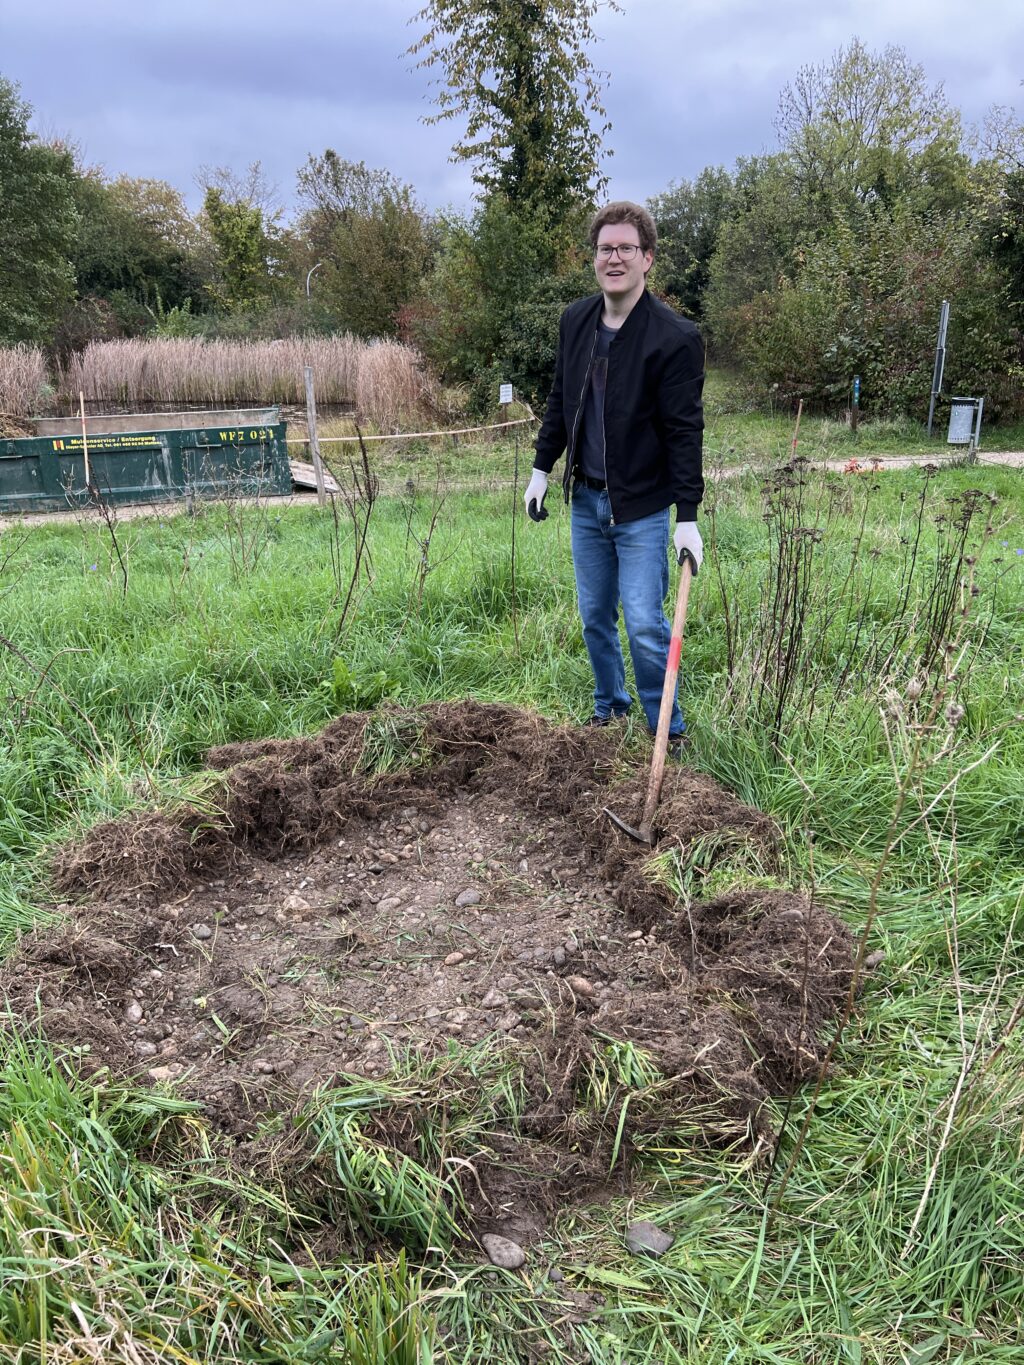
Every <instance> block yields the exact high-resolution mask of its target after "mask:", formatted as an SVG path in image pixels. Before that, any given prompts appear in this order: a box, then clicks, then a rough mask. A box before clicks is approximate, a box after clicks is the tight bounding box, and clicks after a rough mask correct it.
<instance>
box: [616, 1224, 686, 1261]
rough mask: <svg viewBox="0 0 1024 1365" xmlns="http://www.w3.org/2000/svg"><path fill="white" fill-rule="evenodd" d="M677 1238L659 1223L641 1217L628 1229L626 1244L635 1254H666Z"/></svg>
mask: <svg viewBox="0 0 1024 1365" xmlns="http://www.w3.org/2000/svg"><path fill="white" fill-rule="evenodd" d="M675 1240H676V1239H675V1238H674V1237H673V1236H672V1234H671V1233H670V1232H664V1231H663V1230H662V1229H661V1228H659V1227H658V1225H657V1223H652V1222H650V1221H649V1220H648V1219H646V1218H641V1219H640V1221H639V1222H637V1223H630V1225H629V1227H628V1228H627V1229H626V1246H628V1247H629V1249H630V1251H631V1252H632V1253H633V1255H634V1256H664V1254H665V1252H666V1251H668V1249H669V1247H670V1246H671V1245H672V1243H673V1242H674V1241H675Z"/></svg>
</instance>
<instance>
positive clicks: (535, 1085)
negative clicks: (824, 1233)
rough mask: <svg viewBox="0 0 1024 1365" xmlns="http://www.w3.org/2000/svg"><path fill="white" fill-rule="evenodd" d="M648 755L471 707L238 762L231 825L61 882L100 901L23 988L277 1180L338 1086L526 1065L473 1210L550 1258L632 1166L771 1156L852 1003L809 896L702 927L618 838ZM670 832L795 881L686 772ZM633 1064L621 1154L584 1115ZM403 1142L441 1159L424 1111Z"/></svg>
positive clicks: (338, 730) (604, 736)
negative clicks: (518, 1101) (279, 1129)
mask: <svg viewBox="0 0 1024 1365" xmlns="http://www.w3.org/2000/svg"><path fill="white" fill-rule="evenodd" d="M619 744H620V740H619V739H618V738H617V736H616V733H615V732H614V731H613V730H597V731H594V730H578V729H573V730H569V729H565V728H560V727H555V726H552V725H550V724H548V723H546V722H545V721H543V720H541V719H540V718H538V717H536V716H533V715H530V714H527V713H524V712H522V711H518V710H515V709H513V708H510V707H502V706H484V705H480V704H477V703H472V702H466V703H459V704H446V705H436V706H427V707H423V708H419V709H416V710H398V709H393V710H389V711H385V712H378V713H372V714H369V715H348V716H345V717H343V718H342V719H340V720H339V721H336V722H335V723H334V724H332V725H330V726H328V727H327V729H326V730H325V731H324V732H323V733H322V734H321V735H320V736H318V737H316V738H314V739H302V740H289V741H283V740H282V741H267V742H263V743H257V744H244V745H231V746H227V747H225V748H221V749H218V750H215V751H213V752H212V753H211V754H210V755H209V761H210V765H211V767H213V768H215V769H218V770H220V774H219V776H218V778H217V779H216V781H217V783H218V788H217V790H218V793H219V796H218V800H219V805H220V808H221V810H222V812H223V813H222V814H221V815H219V816H211V815H210V814H209V812H208V811H207V813H205V814H201V813H200V812H199V811H197V810H195V809H191V808H183V809H180V810H178V811H176V812H170V813H157V812H148V813H145V814H143V815H140V816H134V817H131V818H126V819H122V820H117V821H113V822H109V823H107V824H104V825H100V826H97V827H96V828H95V829H93V830H92V831H91V832H90V833H89V835H88V836H87V837H86V838H85V840H84V841H83V842H82V843H81V844H80V845H78V846H76V847H73V848H69V849H66V850H64V852H63V853H62V855H61V856H60V858H59V859H58V860H57V864H56V869H55V875H56V878H57V881H58V884H59V885H60V886H61V887H62V888H63V889H64V891H65V892H66V893H69V894H74V895H75V896H78V897H85V898H86V899H84V900H82V901H76V902H75V903H73V904H67V905H66V907H65V908H66V910H67V914H68V919H67V923H66V926H65V927H64V928H63V929H61V930H58V931H54V930H53V928H49V927H48V928H45V929H40V930H39V931H37V932H36V933H34V934H31V935H28V936H27V937H26V938H25V939H24V940H23V941H22V943H21V944H20V946H19V949H18V951H17V952H16V954H15V955H14V956H13V957H12V958H11V959H9V960H8V961H7V962H6V963H5V964H3V966H2V968H0V988H2V989H3V991H4V993H5V994H6V996H7V998H8V1001H9V1002H10V1004H11V1006H12V1007H13V1009H14V1010H15V1011H16V1012H17V1013H19V1014H21V1015H22V1017H24V1018H25V1019H26V1020H29V1021H34V1020H37V1019H38V1018H40V1017H41V1019H42V1025H43V1028H44V1029H45V1031H46V1033H47V1034H48V1035H49V1037H50V1038H51V1039H52V1040H53V1041H54V1042H55V1043H58V1044H60V1045H64V1046H67V1045H71V1046H74V1047H76V1048H77V1049H78V1052H77V1055H78V1057H79V1059H80V1064H81V1065H83V1066H86V1067H90V1066H91V1067H96V1066H105V1067H109V1068H111V1069H112V1070H113V1071H115V1072H117V1073H122V1074H125V1073H127V1074H139V1075H141V1076H143V1077H148V1078H149V1079H150V1080H151V1081H153V1082H161V1081H167V1080H175V1081H177V1082H178V1084H179V1086H180V1088H181V1090H182V1091H183V1092H184V1093H185V1094H187V1095H189V1096H192V1097H194V1098H196V1099H198V1100H200V1101H201V1102H202V1104H203V1105H204V1107H205V1109H206V1111H207V1113H208V1114H209V1116H210V1118H211V1120H212V1121H213V1122H214V1123H215V1124H217V1125H219V1126H220V1127H221V1128H222V1129H223V1130H225V1131H226V1132H227V1133H229V1134H231V1135H233V1136H234V1137H235V1138H236V1140H237V1142H238V1144H239V1146H238V1150H239V1152H240V1153H241V1154H242V1159H243V1160H244V1161H245V1162H247V1163H249V1165H250V1167H253V1168H256V1167H258V1165H259V1162H260V1160H261V1155H260V1154H261V1152H262V1151H263V1149H262V1147H261V1144H260V1142H259V1141H258V1140H254V1139H253V1135H254V1133H255V1132H256V1130H257V1128H258V1124H259V1120H260V1118H261V1117H262V1116H265V1115H267V1114H268V1113H272V1112H274V1111H275V1110H283V1109H287V1110H295V1109H296V1107H297V1106H298V1107H301V1105H302V1104H303V1103H305V1102H306V1100H308V1098H309V1097H310V1096H311V1095H312V1094H314V1093H319V1092H318V1088H320V1089H321V1090H322V1088H323V1087H330V1086H334V1085H338V1084H344V1083H346V1078H351V1077H353V1076H356V1077H366V1078H371V1079H372V1078H380V1077H386V1076H388V1075H390V1074H392V1073H393V1071H394V1068H395V1064H396V1062H395V1059H396V1057H398V1056H400V1055H407V1054H408V1053H409V1052H412V1053H414V1054H418V1055H419V1056H421V1057H422V1058H423V1060H424V1062H425V1063H427V1062H429V1061H430V1059H436V1058H438V1057H439V1056H443V1055H444V1054H445V1053H446V1051H450V1050H451V1047H452V1045H453V1044H454V1045H456V1046H457V1047H458V1048H460V1049H461V1048H472V1047H473V1046H474V1045H479V1046H481V1047H488V1046H489V1047H490V1048H491V1049H495V1050H497V1049H500V1050H501V1052H502V1055H503V1056H504V1055H507V1056H508V1057H509V1058H513V1057H514V1058H517V1059H518V1062H517V1064H518V1065H519V1067H520V1069H521V1071H522V1074H523V1075H524V1076H525V1078H526V1081H525V1084H526V1085H527V1088H528V1092H529V1093H528V1096H527V1099H526V1102H525V1104H524V1107H523V1111H522V1112H521V1113H520V1114H517V1115H516V1116H515V1121H514V1122H512V1121H511V1118H510V1120H509V1122H508V1123H504V1124H502V1123H499V1124H497V1125H496V1126H495V1127H494V1128H493V1130H492V1131H491V1132H490V1133H489V1136H488V1139H487V1142H486V1144H485V1150H483V1151H475V1152H474V1154H473V1155H474V1157H475V1160H474V1163H473V1169H472V1174H471V1176H469V1175H467V1176H466V1177H465V1186H464V1192H465V1195H466V1205H467V1207H468V1208H469V1209H470V1211H471V1217H472V1220H473V1223H474V1226H475V1228H476V1230H477V1231H478V1232H480V1231H488V1230H492V1229H493V1230H502V1231H505V1232H506V1233H508V1232H510V1231H511V1232H512V1234H514V1235H519V1236H527V1235H529V1234H530V1233H531V1232H535V1231H536V1230H537V1229H538V1228H539V1227H540V1226H542V1224H543V1221H544V1218H545V1217H546V1214H547V1211H548V1210H549V1209H550V1208H552V1207H553V1206H555V1205H556V1204H557V1203H559V1202H563V1201H564V1200H565V1199H566V1198H579V1197H582V1196H583V1195H587V1194H593V1192H594V1190H595V1189H596V1188H598V1187H599V1186H600V1184H601V1183H602V1181H605V1180H606V1179H607V1173H608V1171H609V1169H610V1168H611V1165H615V1160H614V1159H613V1160H612V1161H611V1163H610V1162H609V1153H610V1152H612V1153H613V1155H614V1153H621V1159H620V1160H619V1162H618V1169H620V1170H622V1171H625V1170H627V1169H628V1158H629V1156H630V1154H631V1153H632V1152H633V1151H643V1150H644V1149H645V1148H646V1147H647V1146H649V1145H651V1144H652V1142H654V1143H655V1145H656V1143H657V1141H658V1140H659V1135H660V1137H661V1138H663V1137H664V1134H665V1133H666V1132H668V1131H671V1132H673V1133H676V1134H680V1133H686V1134H687V1135H688V1136H689V1138H691V1139H692V1140H698V1139H702V1140H708V1141H717V1142H722V1141H725V1142H732V1141H737V1140H756V1138H757V1137H758V1136H759V1135H765V1136H767V1135H768V1134H767V1125H766V1121H765V1110H764V1106H765V1100H766V1098H767V1097H768V1095H769V1094H773V1093H774V1094H782V1093H786V1092H788V1091H790V1090H792V1088H793V1087H794V1086H796V1085H797V1084H799V1083H800V1082H801V1081H803V1080H804V1079H806V1078H807V1077H808V1076H811V1075H813V1074H814V1073H815V1070H816V1068H817V1066H818V1065H819V1062H820V1058H821V1054H822V1044H821V1034H822V1032H823V1031H824V1030H825V1028H826V1027H827V1025H828V1024H829V1022H830V1021H831V1020H832V1019H833V1018H834V1017H835V1015H836V1013H837V1011H838V1009H839V1008H840V1005H841V1002H842V1001H843V999H844V998H845V995H846V993H847V991H848V989H849V984H850V977H851V969H852V951H851V940H850V936H849V934H848V932H847V931H846V929H845V928H844V927H843V926H842V925H841V924H840V923H839V922H838V921H837V920H835V919H834V918H833V917H831V916H830V915H828V914H826V913H825V912H823V911H822V910H821V909H820V908H817V907H812V906H810V905H809V904H808V903H807V902H806V901H805V900H803V899H802V898H801V897H799V896H796V895H792V894H789V893H785V892H776V891H764V890H758V891H749V892H736V893H731V894H729V895H725V896H720V897H718V898H717V899H712V900H709V901H707V902H704V903H702V902H700V901H697V900H691V901H689V902H688V903H687V904H684V905H678V904H676V903H675V900H674V897H673V896H672V895H671V894H670V893H669V892H668V891H667V890H666V889H665V887H664V886H662V885H659V884H658V883H657V882H656V881H652V879H651V877H650V870H649V868H648V867H647V863H648V861H649V850H646V849H645V848H643V847H642V846H639V845H637V844H635V843H633V842H632V841H630V840H628V839H626V838H625V837H624V836H622V835H621V834H619V833H617V832H615V831H614V830H613V829H612V828H611V826H610V824H609V823H608V821H607V819H606V818H605V817H604V816H603V815H602V814H601V811H602V807H603V806H605V805H610V806H611V807H612V808H613V809H615V810H617V811H621V812H623V813H624V814H625V815H627V816H628V815H630V814H631V813H633V812H635V811H638V810H639V809H640V806H641V805H642V798H643V790H644V786H645V781H646V773H644V772H636V771H632V772H631V771H630V769H629V765H628V764H627V763H626V762H625V759H624V756H623V754H622V753H621V751H620V749H619ZM389 756H390V760H389ZM387 761H394V762H395V763H398V762H399V761H400V762H401V764H402V766H400V767H395V769H394V770H393V771H387V772H385V773H384V774H383V775H376V776H368V771H370V770H372V769H373V768H374V767H379V766H381V764H382V763H385V762H387ZM623 772H625V774H626V775H625V776H624V777H622V776H620V774H621V773H623ZM660 824H661V825H662V827H663V829H664V831H665V833H664V835H663V837H662V840H661V842H660V844H659V848H658V852H659V855H661V854H663V853H664V852H665V851H666V850H671V849H672V848H673V847H675V848H676V849H677V850H678V852H679V854H680V856H681V857H683V858H686V857H687V856H688V855H690V854H692V852H693V851H694V849H698V850H699V854H700V860H701V865H702V868H703V870H704V871H705V872H707V871H708V870H710V867H711V866H713V865H714V864H715V862H716V860H720V859H722V858H733V859H734V860H735V859H737V858H742V857H743V856H746V855H747V854H750V855H756V862H757V865H758V866H759V867H761V868H763V867H766V866H770V865H771V864H772V861H773V859H774V857H775V852H776V845H777V832H776V831H775V829H774V827H773V826H772V824H771V822H770V821H769V820H768V819H767V818H766V817H765V816H764V815H763V814H761V813H760V812H758V811H755V810H752V809H750V808H749V807H747V806H744V805H743V804H742V803H741V802H739V801H737V800H736V798H735V797H734V796H732V795H731V794H730V793H729V792H727V791H726V790H724V789H723V788H721V787H720V786H718V785H717V784H715V783H714V782H712V781H710V780H709V779H707V778H704V777H702V776H700V775H699V774H697V773H694V772H691V771H687V770H685V769H674V770H671V771H670V772H669V773H668V774H667V777H666V782H665V790H664V796H663V802H662V807H661V810H660ZM628 1045H632V1049H633V1052H632V1053H631V1055H632V1056H636V1057H640V1058H642V1059H646V1060H647V1062H648V1063H649V1065H650V1066H651V1068H652V1074H653V1075H655V1076H656V1077H657V1081H656V1083H655V1084H652V1085H650V1086H648V1087H647V1088H646V1090H645V1094H644V1096H643V1098H642V1100H641V1099H638V1100H637V1102H636V1103H635V1104H632V1105H631V1106H630V1107H629V1113H628V1121H626V1122H623V1123H620V1124H619V1125H618V1126H617V1127H616V1124H615V1123H612V1124H611V1125H609V1124H608V1123H607V1122H604V1121H602V1120H601V1119H600V1117H598V1116H595V1113H594V1112H593V1109H592V1107H591V1108H590V1109H588V1108H587V1106H586V1105H585V1104H584V1103H583V1102H582V1101H581V1096H582V1094H583V1092H584V1091H585V1090H588V1087H589V1090H588V1093H590V1092H591V1091H593V1089H594V1085H595V1081H594V1076H595V1067H598V1066H600V1065H604V1064H605V1062H602V1058H603V1059H605V1061H606V1060H607V1056H608V1055H609V1053H608V1049H609V1047H613V1048H614V1047H618V1048H619V1049H622V1048H625V1047H627V1046H628ZM460 1055H461V1054H460ZM439 1084H441V1083H440V1082H439ZM460 1084H462V1085H465V1084H466V1080H465V1077H464V1076H463V1077H462V1078H461V1081H460ZM609 1084H610V1085H612V1088H613V1089H614V1086H615V1085H621V1084H625V1082H624V1081H623V1080H622V1078H621V1076H620V1077H619V1080H618V1081H616V1080H614V1078H613V1080H612V1081H610V1082H609ZM442 1099H443V1096H442ZM620 1107H621V1106H620ZM617 1117H618V1110H616V1112H615V1118H617ZM373 1125H374V1131H375V1132H377V1134H378V1136H379V1138H380V1140H382V1141H386V1142H388V1143H390V1144H392V1145H395V1146H396V1147H398V1148H399V1149H401V1150H409V1151H411V1150H412V1148H413V1147H414V1146H415V1141H414V1132H415V1123H414V1122H413V1121H412V1120H411V1119H410V1117H409V1110H408V1109H407V1108H402V1107H401V1106H393V1107H392V1108H391V1109H390V1110H389V1109H388V1107H387V1105H382V1106H380V1107H379V1108H378V1110H377V1111H376V1113H375V1117H374V1119H373ZM410 1125H411V1126H410ZM287 1145H288V1146H289V1148H290V1161H291V1165H292V1167H293V1169H294V1174H295V1180H296V1182H298V1183H301V1181H302V1180H303V1179H306V1180H307V1181H308V1180H313V1181H314V1182H315V1180H317V1179H320V1178H321V1177H322V1176H323V1172H322V1170H321V1169H320V1167H321V1166H322V1164H323V1163H322V1161H321V1162H320V1163H319V1165H318V1162H317V1161H316V1160H315V1159H314V1157H313V1155H312V1153H311V1149H310V1147H309V1144H308V1143H307V1142H306V1141H305V1139H304V1137H303V1134H302V1130H301V1128H296V1129H294V1130H293V1132H292V1133H291V1135H290V1136H289V1138H288V1140H287ZM274 1161H275V1163H276V1167H275V1168H276V1169H278V1170H279V1169H280V1167H281V1161H282V1151H281V1149H280V1148H278V1149H277V1150H276V1151H275V1153H274ZM459 1179H460V1181H461V1180H462V1177H460V1178H459Z"/></svg>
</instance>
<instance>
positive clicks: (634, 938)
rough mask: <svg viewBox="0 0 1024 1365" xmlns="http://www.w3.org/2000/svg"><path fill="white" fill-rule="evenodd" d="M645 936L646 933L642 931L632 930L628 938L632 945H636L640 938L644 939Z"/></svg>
mask: <svg viewBox="0 0 1024 1365" xmlns="http://www.w3.org/2000/svg"><path fill="white" fill-rule="evenodd" d="M643 936H644V931H643V930H642V929H630V931H629V933H628V934H627V935H626V938H627V939H629V941H630V943H635V942H636V941H637V939H638V938H643Z"/></svg>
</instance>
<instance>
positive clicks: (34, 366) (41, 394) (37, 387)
mask: <svg viewBox="0 0 1024 1365" xmlns="http://www.w3.org/2000/svg"><path fill="white" fill-rule="evenodd" d="M48 388H49V377H48V375H47V373H46V360H45V359H44V357H43V353H42V351H41V350H40V349H39V347H38V346H25V345H19V346H5V347H0V412H3V413H8V414H9V415H10V416H12V417H28V416H29V415H30V414H31V413H35V412H38V411H39V408H40V406H41V404H42V402H43V400H44V399H45V397H46V394H47V391H48Z"/></svg>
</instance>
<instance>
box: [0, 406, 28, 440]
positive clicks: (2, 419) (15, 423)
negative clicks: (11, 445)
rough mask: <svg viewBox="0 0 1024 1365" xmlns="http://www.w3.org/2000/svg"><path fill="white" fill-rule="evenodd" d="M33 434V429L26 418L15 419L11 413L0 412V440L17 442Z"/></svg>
mask: <svg viewBox="0 0 1024 1365" xmlns="http://www.w3.org/2000/svg"><path fill="white" fill-rule="evenodd" d="M35 434H36V429H35V427H34V426H33V425H32V423H31V422H29V421H28V420H27V419H26V418H24V417H16V416H15V415H14V413H12V412H0V439H7V440H11V439H14V440H17V439H18V438H19V437H21V436H34V435H35Z"/></svg>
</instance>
